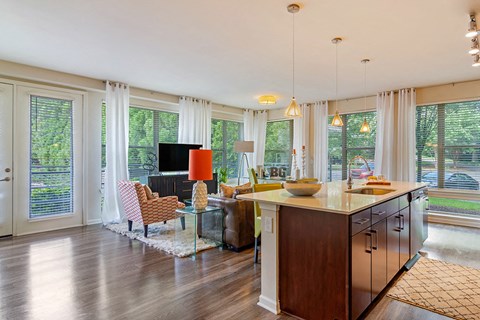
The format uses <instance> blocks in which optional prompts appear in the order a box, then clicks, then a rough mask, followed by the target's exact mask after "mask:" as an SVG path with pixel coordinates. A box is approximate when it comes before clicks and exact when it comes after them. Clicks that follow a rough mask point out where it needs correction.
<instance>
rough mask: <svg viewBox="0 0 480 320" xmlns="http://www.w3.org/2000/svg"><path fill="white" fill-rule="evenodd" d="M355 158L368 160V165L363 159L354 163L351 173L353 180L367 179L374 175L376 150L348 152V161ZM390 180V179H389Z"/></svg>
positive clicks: (365, 149) (367, 149)
mask: <svg viewBox="0 0 480 320" xmlns="http://www.w3.org/2000/svg"><path fill="white" fill-rule="evenodd" d="M355 156H362V157H364V158H365V159H366V160H367V163H368V168H370V170H368V168H367V165H366V164H365V162H364V161H362V160H361V159H357V160H356V161H355V162H353V163H352V166H351V171H352V178H353V179H366V178H367V177H369V176H371V175H373V170H374V169H375V160H374V159H375V149H374V148H364V149H361V150H347V159H349V161H350V159H352V158H353V157H355ZM387 179H388V177H387Z"/></svg>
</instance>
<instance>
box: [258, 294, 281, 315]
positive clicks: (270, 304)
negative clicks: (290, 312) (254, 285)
mask: <svg viewBox="0 0 480 320" xmlns="http://www.w3.org/2000/svg"><path fill="white" fill-rule="evenodd" d="M257 305H259V306H260V307H262V308H264V309H267V310H268V311H270V312H272V313H274V314H280V305H279V304H278V303H277V302H276V301H274V300H272V299H270V298H267V297H264V296H262V295H261V296H260V298H259V300H258V303H257Z"/></svg>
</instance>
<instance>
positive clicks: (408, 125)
mask: <svg viewBox="0 0 480 320" xmlns="http://www.w3.org/2000/svg"><path fill="white" fill-rule="evenodd" d="M416 107H417V96H416V92H415V89H413V88H412V89H402V90H400V91H399V93H398V115H397V128H398V134H397V136H398V138H397V170H396V171H397V172H396V177H395V179H396V180H399V181H410V182H415V180H416V177H415V159H416V152H415V151H416V150H415V149H416V139H415V127H416V126H415V112H416Z"/></svg>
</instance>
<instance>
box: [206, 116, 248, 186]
mask: <svg viewBox="0 0 480 320" xmlns="http://www.w3.org/2000/svg"><path fill="white" fill-rule="evenodd" d="M242 131H243V126H242V124H241V123H239V122H235V121H228V120H217V119H212V151H213V169H214V171H215V172H220V169H221V168H226V169H227V176H228V177H236V176H237V175H238V153H237V152H235V151H234V148H233V145H234V143H235V141H238V140H242V136H243V134H242Z"/></svg>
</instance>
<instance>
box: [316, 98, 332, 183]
mask: <svg viewBox="0 0 480 320" xmlns="http://www.w3.org/2000/svg"><path fill="white" fill-rule="evenodd" d="M312 120H313V121H312V122H313V123H314V126H313V135H314V138H313V139H314V140H313V141H314V144H313V176H314V177H315V178H317V179H318V180H319V181H321V182H327V181H328V101H319V102H315V103H314V105H313V119H312Z"/></svg>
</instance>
